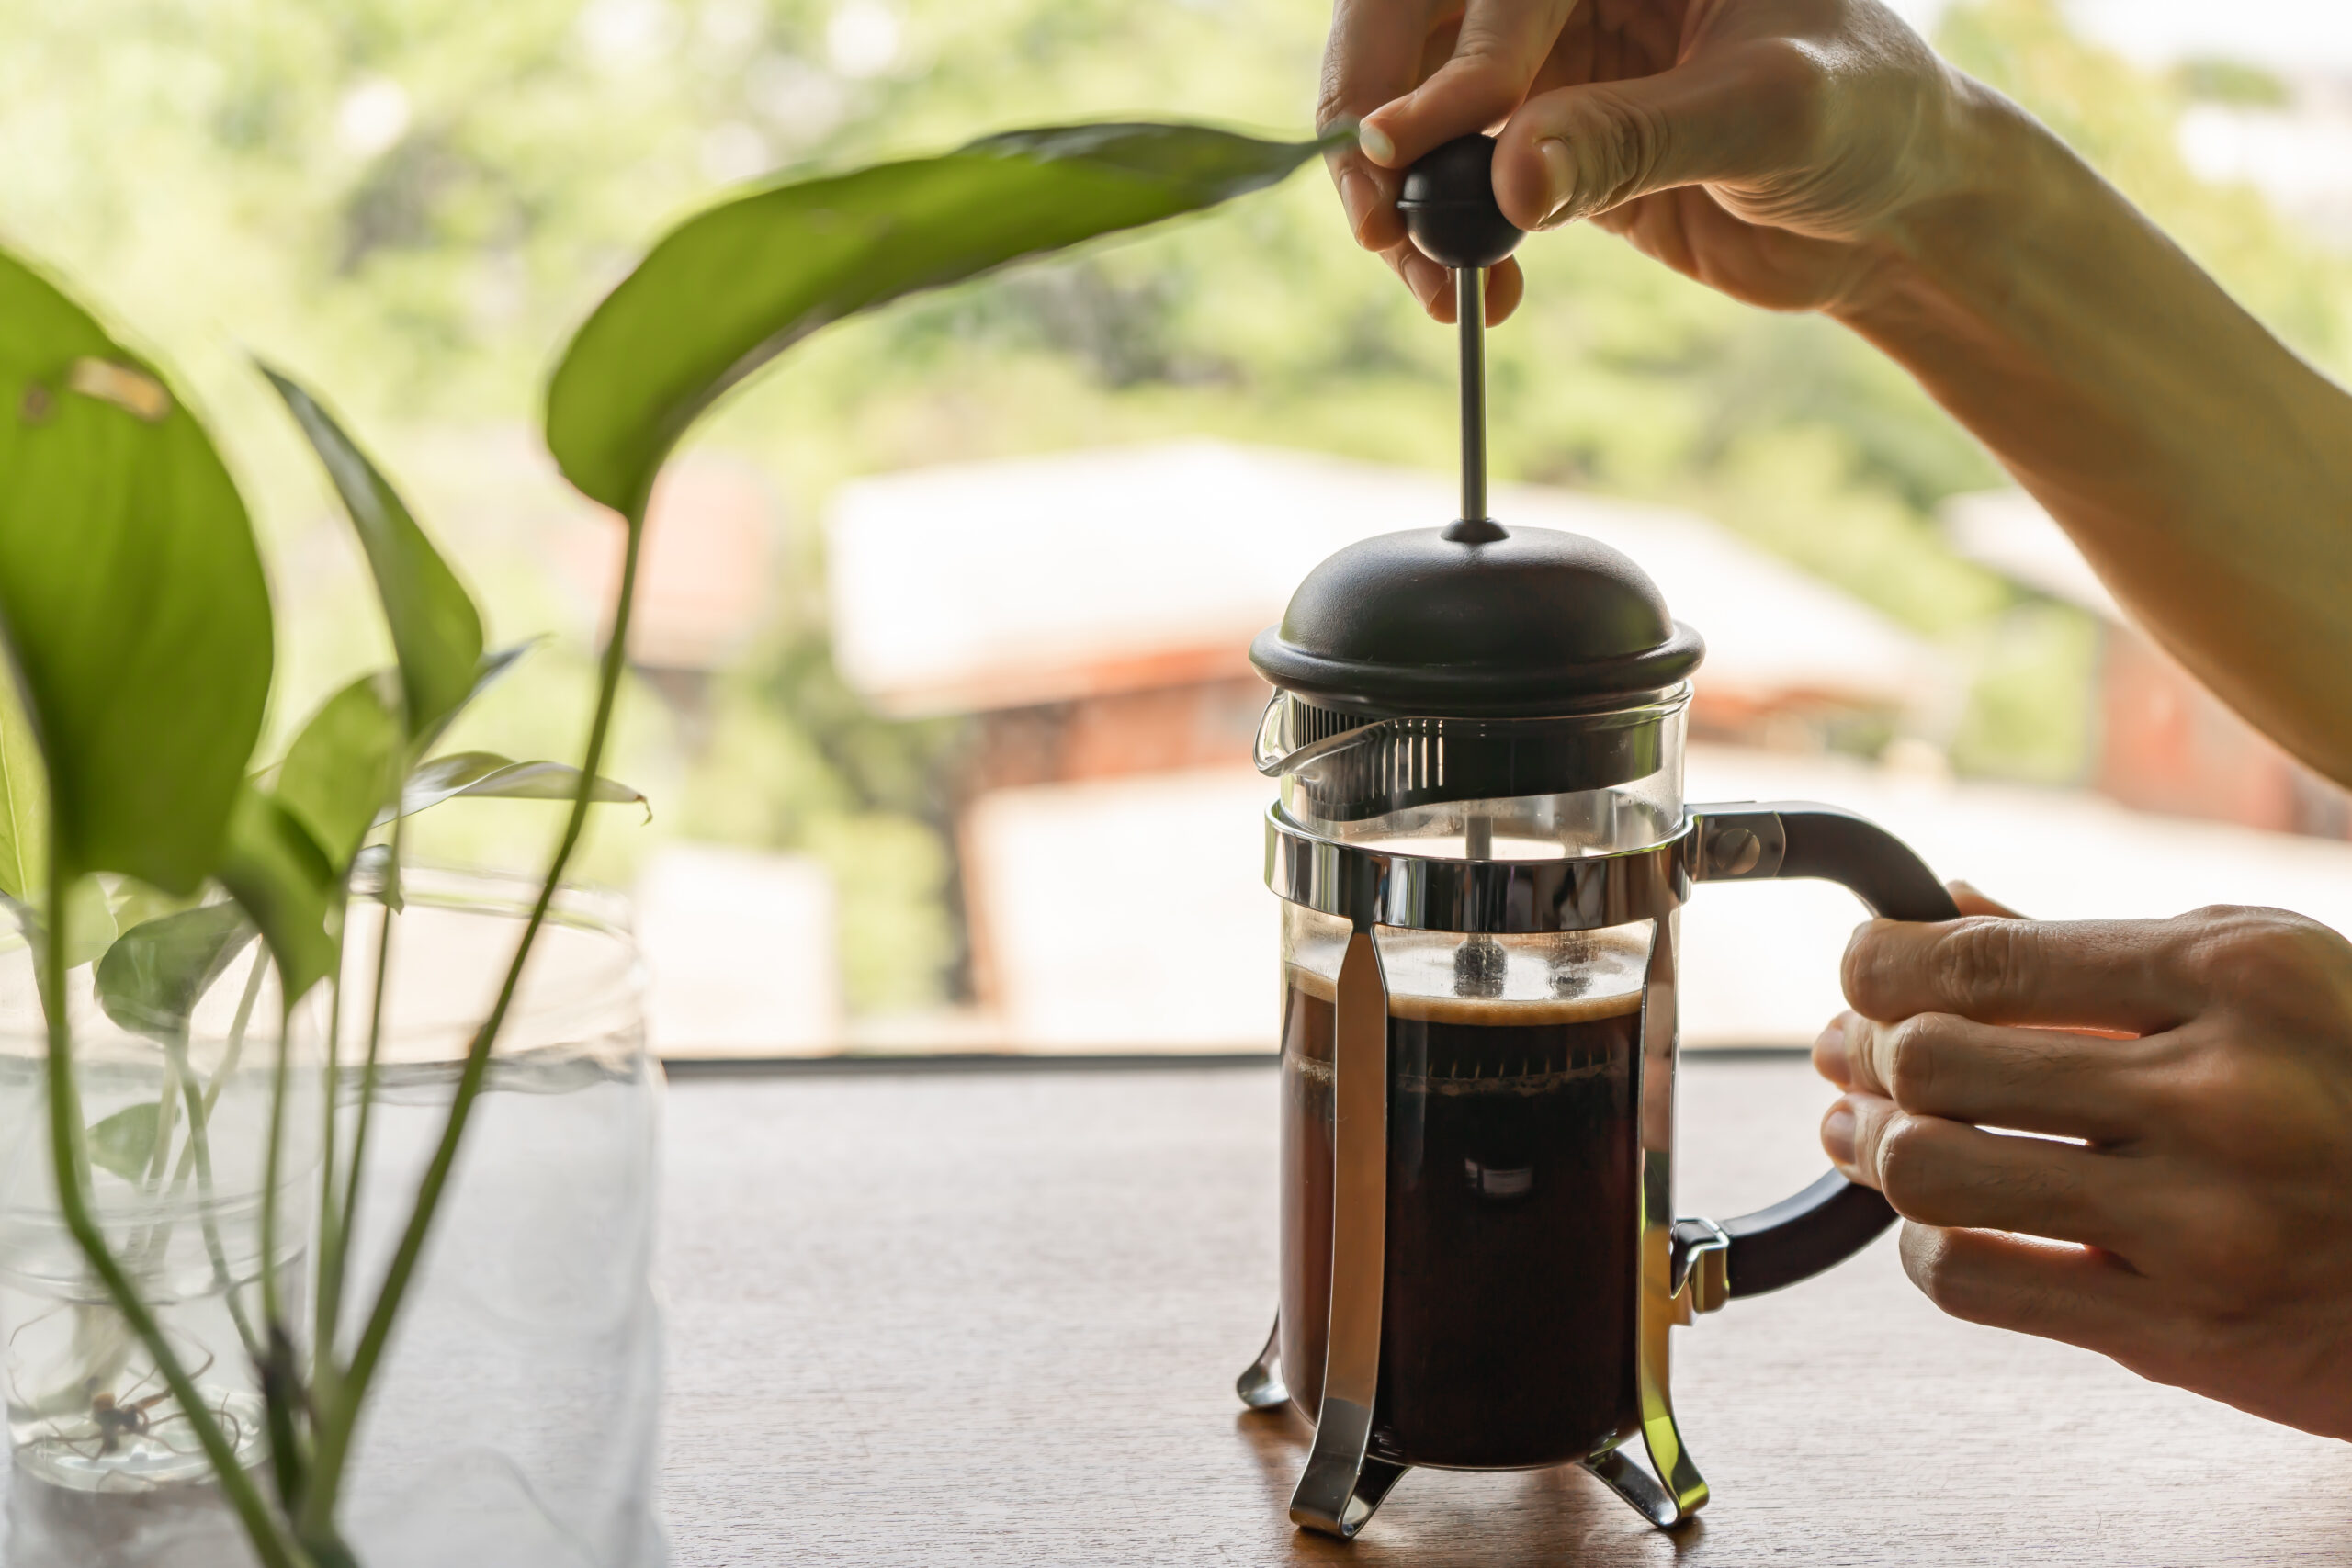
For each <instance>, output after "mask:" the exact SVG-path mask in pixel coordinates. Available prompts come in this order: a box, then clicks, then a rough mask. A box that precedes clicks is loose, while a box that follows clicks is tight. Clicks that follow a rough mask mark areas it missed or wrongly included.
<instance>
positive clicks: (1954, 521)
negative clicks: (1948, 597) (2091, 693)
mask: <svg viewBox="0 0 2352 1568" xmlns="http://www.w3.org/2000/svg"><path fill="white" fill-rule="evenodd" d="M1945 525H1946V528H1947V530H1948V532H1949V534H1950V536H1951V540H1952V543H1953V546H1954V547H1956V548H1958V549H1959V550H1960V551H1961V553H1962V554H1963V555H1965V556H1967V557H1969V558H1971V559H1973V560H1975V561H1977V562H1978V563H1979V564H1981V565H1984V566H1985V567H1988V568H1990V569H1992V570H1996V571H1998V572H2000V573H2002V574H2003V575H2005V576H2007V577H2008V578H2009V579H2010V580H2011V581H2015V582H2017V583H2018V584H2019V585H2020V586H2022V587H2026V588H2030V589H2031V590H2033V591H2034V592H2040V593H2043V594H2046V595H2048V596H2050V597H2051V598H2053V599H2058V600H2062V601H2064V602H2065V603H2067V604H2075V605H2077V606H2079V607H2081V608H2083V609H2085V610H2087V611H2089V612H2090V613H2091V614H2092V615H2096V616H2097V617H2098V622H2099V627H2100V648H2099V660H2098V695H2097V702H2096V705H2095V716H2096V726H2097V733H2096V735H2095V737H2094V739H2093V743H2092V756H2091V763H2090V776H2089V778H2088V779H2087V780H2086V783H2088V784H2090V785H2091V787H2093V788H2095V789H2097V790H2098V792H2099V793H2100V794H2102V795H2109V796H2111V797H2112V798H2114V799H2116V800H2118V801H2120V802H2122V803H2123V804H2124V805H2126V806H2130V807H2137V808H2138V809H2140V810H2143V811H2161V812H2169V813H2172V814H2174V815H2177V816H2183V817H2201V818H2211V819H2213V820H2216V821H2222V822H2236V823H2241V824H2244V825H2245V826H2246V827H2249V828H2265V829H2270V830H2271V831H2274V832H2282V833H2304V834H2312V835H2315V836H2318V837H2322V838H2331V839H2341V838H2345V837H2347V836H2352V796H2347V795H2346V793H2345V792H2344V791H2343V790H2342V789H2340V788H2338V787H2337V786H2336V785H2335V784H2331V783H2330V782H2328V781H2327V780H2326V779H2324V778H2322V777H2320V776H2319V775H2318V774H2317V773H2313V772H2312V770H2311V769H2309V768H2307V767H2305V766H2303V764H2302V763H2301V762H2299V761H2296V760H2295V759H2294V758H2292V757H2290V756H2289V755H2288V754H2287V753H2286V752H2285V751H2283V750H2280V749H2279V748H2278V746H2277V745H2276V744H2274V743H2273V742H2272V741H2271V740H2270V739H2268V738H2267V737H2266V736H2264V735H2262V734H2261V733H2260V732H2259V731H2257V730H2256V729H2255V728H2253V727H2252V726H2251V725H2249V724H2247V723H2246V722H2245V720H2244V719H2242V718H2240V717H2238V716H2237V715H2236V714H2235V713H2233V712H2232V711H2231V710H2230V709H2229V708H2228V707H2227V706H2225V705H2223V704H2222V701H2221V699H2220V698H2218V697H2216V696H2214V695H2213V694H2212V693H2211V692H2209V691H2207V690H2206V689H2205V687H2204V685H2203V684H2202V683H2200V682H2199V681H2198V680H2197V678H2196V677H2195V676H2193V675H2191V674H2189V673H2188V671H2186V670H2184V669H2182V668H2181V667H2180V665H2179V664H2178V663H2177V662H2175V661H2174V660H2173V659H2172V658H2171V656H2170V655H2168V654H2166V653H2165V651H2164V650H2163V649H2160V648H2158V647H2157V646H2156V645H2155V644H2154V642H2153V641H2152V640H2151V639H2150V638H2149V637H2147V636H2146V635H2145V634H2144V633H2143V632H2141V631H2140V630H2139V629H2138V628H2137V627H2136V626H2133V625H2132V624H2131V618H2130V616H2128V615H2126V614H2125V613H2124V611H2123V609H2122V607H2121V606H2120V605H2119V604H2117V603H2116V602H2115V598H2114V596H2113V595H2112V594H2110V593H2109V592H2108V591H2107V587H2106V585H2105V584H2104V583H2102V582H2100V581H2099V580H2098V574H2097V573H2095V572H2093V571H2092V570H2091V569H2090V566H2089V564H2088V563H2087V562H2086V561H2085V560H2084V559H2083V558H2082V556H2081V555H2080V554H2079V553H2078V552H2077V551H2076V550H2075V547H2074V545H2073V544H2072V543H2071V542H2069V541H2068V539H2067V537H2066V536H2065V533H2064V530H2062V529H2061V528H2060V527H2059V526H2058V525H2057V524H2056V523H2054V522H2052V520H2051V518H2050V516H2049V514H2048V513H2045V512H2044V511H2042V509H2041V505H2040V504H2039V503H2038V502H2035V501H2034V500H2033V498H2032V497H2031V496H2030V495H2027V494H2026V493H2025V492H2024V491H1986V492H1985V493H1983V494H1980V495H1969V496H1962V497H1959V498H1957V499H1956V500H1954V501H1952V502H1950V503H1948V505H1947V507H1946V509H1945Z"/></svg>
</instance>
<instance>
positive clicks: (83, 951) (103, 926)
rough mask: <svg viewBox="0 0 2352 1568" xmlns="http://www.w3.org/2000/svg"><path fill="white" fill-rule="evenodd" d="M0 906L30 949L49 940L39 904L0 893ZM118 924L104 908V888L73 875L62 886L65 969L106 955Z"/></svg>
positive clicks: (94, 878)
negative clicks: (71, 878) (63, 891)
mask: <svg viewBox="0 0 2352 1568" xmlns="http://www.w3.org/2000/svg"><path fill="white" fill-rule="evenodd" d="M0 908H5V909H6V911H7V912H8V914H9V916H10V917H11V918H13V919H15V920H16V922H17V930H18V931H22V932H23V933H24V936H25V940H26V941H27V942H29V943H31V944H32V949H33V952H34V953H40V944H41V943H42V942H46V941H48V940H49V922H48V919H47V917H46V916H45V915H44V914H43V913H42V910H41V908H40V904H39V903H38V902H37V901H35V900H33V899H29V898H17V897H14V896H13V895H10V894H6V893H0ZM120 929H121V927H120V926H119V924H118V923H117V921H116V920H115V918H114V911H113V910H112V909H111V908H108V907H107V890H106V889H105V888H103V887H101V886H98V882H97V879H96V877H90V876H77V877H75V878H74V880H73V881H72V882H70V883H68V884H66V886H65V963H66V965H67V966H68V967H69V968H79V967H80V966H81V965H83V964H88V963H90V962H92V961H94V960H96V959H98V958H103V957H104V956H106V951H107V948H108V947H109V946H111V945H112V944H113V942H114V934H115V932H116V931H119V930H120Z"/></svg>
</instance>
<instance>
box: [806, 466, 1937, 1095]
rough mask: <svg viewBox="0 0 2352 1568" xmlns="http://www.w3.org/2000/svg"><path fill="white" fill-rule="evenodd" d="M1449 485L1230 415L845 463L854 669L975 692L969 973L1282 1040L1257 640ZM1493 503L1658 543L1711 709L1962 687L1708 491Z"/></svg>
mask: <svg viewBox="0 0 2352 1568" xmlns="http://www.w3.org/2000/svg"><path fill="white" fill-rule="evenodd" d="M1453 511H1454V497H1453V491H1452V490H1451V489H1450V487H1449V486H1448V484H1447V483H1446V481H1445V480H1444V479H1442V477H1440V476H1436V475H1432V474H1428V473H1424V472H1419V471H1415V470H1406V469H1397V468H1383V467H1379V466H1376V465H1371V464H1364V463H1357V462H1349V461H1345V460H1341V459H1339V458H1333V457H1319V456H1312V455H1307V454H1303V453H1295V452H1285V451H1275V450H1268V449H1261V448H1253V447H1247V446H1230V445H1226V444H1221V443H1213V442H1189V443H1182V444H1176V445H1167V446H1138V447H1132V448H1121V449H1109V450H1096V451H1087V452H1079V453H1072V454H1068V455H1065V456H1058V457H1043V458H1026V459H1018V460H1008V461H1001V462H992V463H981V464H973V465H966V466H956V467H949V468H932V469H926V470H921V471H916V472H911V473H902V474H895V475H890V476H887V477H883V478H877V479H867V480H862V481H859V482H857V483H854V484H852V485H848V486H845V487H843V488H842V491H840V492H839V493H838V495H837V496H836V498H835V500H834V502H833V504H832V507H831V513H830V516H829V519H828V530H829V549H828V561H829V571H830V585H831V600H832V626H833V636H834V651H835V660H836V662H837V664H838V666H839V668H840V670H841V671H842V675H843V677H844V678H845V679H846V680H847V681H848V682H850V683H851V684H852V685H853V686H854V687H855V688H856V689H857V690H858V691H859V692H860V693H861V694H864V695H865V697H866V698H867V700H869V701H870V702H872V703H873V704H874V705H876V707H878V708H880V709H881V710H883V711H885V712H887V713H891V714H895V715H900V716H922V715H936V714H943V713H961V714H969V715H973V716H975V717H976V719H977V724H978V733H979V743H978V746H977V747H976V748H975V750H974V753H973V757H972V761H971V763H970V766H969V771H968V773H967V776H966V777H965V778H964V779H963V780H961V781H960V798H961V801H962V805H961V808H960V811H959V814H958V824H957V836H958V851H959V855H960V858H961V862H962V866H963V881H964V888H965V895H966V914H967V922H968V931H969V934H970V939H971V944H972V954H973V978H974V984H975V988H976V990H977V992H978V997H979V999H980V1001H981V1003H982V1005H983V1007H984V1008H985V1009H986V1010H988V1011H989V1013H990V1014H991V1015H992V1016H993V1017H994V1018H995V1019H996V1020H997V1021H999V1023H1000V1025H1001V1031H1002V1039H1003V1041H1004V1043H1008V1044H1010V1045H1012V1046H1015V1047H1019V1048H1029V1049H1062V1050H1071V1051H1089V1050H1099V1049H1166V1050H1183V1049H1218V1048H1250V1049H1260V1048H1263V1047H1264V1046H1265V1045H1266V1043H1267V1042H1268V1039H1269V1037H1270V1029H1271V1021H1272V1013H1271V1011H1270V1010H1269V1004H1268V1003H1267V998H1270V997H1271V996H1272V987H1273V984H1274V964H1275V953H1274V927H1273V920H1274V913H1275V911H1274V906H1273V903H1272V899H1271V898H1270V897H1268V896H1267V895H1266V894H1265V893H1264V891H1263V890H1262V889H1261V888H1260V887H1258V886H1257V883H1256V878H1257V874H1258V868H1259V860H1260V854H1261V849H1260V838H1259V835H1260V830H1261V829H1260V820H1261V816H1262V814H1263V811H1264V809H1265V807H1266V804H1267V802H1268V800H1269V799H1270V798H1271V793H1272V786H1271V785H1270V784H1268V783H1267V782H1266V781H1265V780H1264V779H1262V778H1261V777H1259V775H1258V774H1257V773H1256V772H1255V771H1254V770H1253V769H1252V768H1251V767H1250V742H1251V739H1252V738H1253V736H1254V734H1255V731H1256V728H1257V723H1258V719H1259V716H1260V715H1261V712H1262V710H1263V708H1264V705H1265V701H1266V698H1267V695H1268V691H1267V688H1266V686H1265V685H1264V684H1263V683H1262V682H1260V681H1259V680H1258V679H1257V677H1256V676H1255V674H1254V673H1252V672H1251V671H1250V665H1249V661H1248V649H1249V644H1250V637H1252V636H1254V635H1255V634H1256V633H1257V632H1258V631H1259V630H1260V629H1261V628H1262V627H1264V626H1268V625H1271V624H1272V623H1273V622H1274V621H1276V620H1278V619H1280V617H1281V615H1282V611H1283V605H1284V604H1285V603H1286V602H1287V601H1288V599H1289V596H1290V593H1291V591H1292V589H1293V588H1295V586H1296V585H1297V582H1298V581H1299V579H1300V578H1302V577H1303V576H1305V575H1306V572H1307V571H1308V570H1310V569H1311V568H1312V567H1313V566H1314V565H1315V564H1316V563H1317V561H1320V560H1321V559H1322V558H1324V557H1326V556H1328V555H1329V554H1330V553H1331V552H1332V551H1334V550H1336V549H1338V548H1340V547H1342V546H1344V545H1346V544H1349V543H1351V542H1352V541H1354V540H1356V539H1360V538H1364V537H1368V536H1373V535H1376V534H1383V533H1389V532H1393V531H1396V530H1398V529H1403V528H1415V527H1425V526H1429V525H1431V524H1433V523H1436V522H1440V521H1442V520H1444V519H1445V518H1447V517H1450V516H1452V515H1453ZM1495 511H1496V513H1497V514H1498V516H1500V517H1502V518H1504V519H1505V520H1506V521H1507V522H1511V523H1520V524H1528V525H1540V526H1546V527H1555V528H1565V529H1569V530H1572V531H1574V532H1577V533H1581V534H1585V535H1588V536H1592V537H1594V538H1598V539H1600V540H1601V541H1603V542H1604V543H1607V544H1610V545H1611V546H1614V547H1617V548H1619V549H1622V550H1623V551H1624V552H1625V553H1626V554H1628V555H1630V556H1632V557H1634V558H1635V559H1636V560H1638V561H1640V562H1641V563H1642V565H1643V567H1644V568H1645V570H1647V571H1648V572H1649V573H1650V574H1651V576H1652V577H1653V578H1655V579H1656V580H1657V583H1658V585H1659V587H1660V588H1661V590H1662V591H1663V592H1664V593H1665V595H1666V598H1667V602H1668V604H1669V606H1671V608H1672V609H1673V611H1674V613H1675V614H1676V615H1678V616H1679V618H1681V619H1683V620H1686V621H1688V622H1690V623H1691V624H1692V625H1693V626H1697V627H1699V628H1700V630H1701V632H1702V634H1703V635H1704V636H1705V637H1706V638H1707V642H1708V656H1707V660H1706V663H1705V664H1704V665H1703V666H1702V670H1701V672H1700V675H1699V678H1698V682H1697V692H1696V696H1695V698H1694V702H1693V708H1692V718H1693V731H1694V734H1696V735H1698V736H1701V737H1704V738H1713V739H1719V740H1731V741H1736V742H1739V743H1742V744H1745V745H1748V746H1755V747H1764V748H1769V749H1773V750H1781V751H1788V752H1796V753H1823V752H1826V751H1828V750H1832V749H1838V748H1843V749H1848V750H1871V751H1875V750H1877V749H1878V748H1879V746H1880V745H1882V744H1883V742H1884V741H1885V740H1886V739H1889V738H1890V737H1892V736H1894V734H1896V733H1897V732H1898V731H1899V730H1902V729H1904V728H1906V727H1909V726H1912V725H1914V724H1921V725H1924V726H1925V727H1928V728H1933V727H1934V726H1933V720H1934V716H1935V715H1936V714H1937V713H1938V712H1939V711H1940V710H1943V709H1946V708H1948V707H1949V705H1950V704H1951V699H1952V696H1953V694H1954V676H1953V673H1952V671H1950V670H1949V669H1947V668H1946V666H1945V665H1944V663H1943V661H1942V660H1941V659H1940V658H1939V656H1938V655H1937V654H1936V652H1935V651H1934V650H1933V649H1929V648H1928V647H1927V646H1926V645H1924V644H1923V643H1921V642H1919V641H1918V640H1917V639H1916V638H1914V637H1911V636H1910V635H1909V634H1907V633H1906V632H1905V631H1904V630H1902V629H1901V628H1899V627H1897V626H1894V625H1893V624H1892V623H1891V622H1889V621H1887V620H1885V619H1884V618H1883V617H1882V616H1880V615H1878V614H1877V613H1875V612H1874V611H1872V610H1871V609H1869V608H1868V607H1866V606H1864V605H1862V604H1860V603H1858V602H1857V601H1855V600H1853V599H1851V598H1849V597H1848V596H1846V595H1845V594H1843V593H1842V592H1838V590H1836V589H1833V588H1830V587H1828V586H1826V585H1825V584H1823V583H1821V582H1819V581H1816V580H1815V579H1813V578H1811V577H1808V576H1806V575H1805V574H1804V573H1802V572H1800V571H1798V570H1794V569H1793V568H1791V567H1789V566H1788V565H1786V564H1784V563H1783V562H1781V561H1780V560H1779V559H1777V558H1773V557H1770V556H1768V555H1766V554H1764V553H1762V552H1760V551H1758V550H1757V549H1755V548H1754V547H1750V546H1748V545H1747V544H1746V543H1744V542H1743V541H1741V540H1740V539H1738V538H1737V537H1736V536H1733V535H1731V534H1730V533H1728V532H1726V531H1725V530H1724V529H1722V528H1720V527H1718V526H1716V525H1713V524H1712V523H1709V522H1707V521H1706V520H1705V519H1703V518H1700V517H1696V516H1692V515H1691V514H1688V513H1679V512H1673V511H1668V510H1663V509H1658V508H1651V507H1642V506H1635V505H1632V504H1627V503H1623V502H1609V501H1602V500H1599V499H1595V498H1592V497H1588V496H1582V495H1577V494H1574V493H1570V492H1567V491H1554V490H1542V489H1534V488H1527V487H1504V488H1502V489H1499V490H1498V491H1497V492H1496V496H1495ZM1923 715H1924V716H1925V717H1924V718H1923ZM1849 923H1850V922H1849Z"/></svg>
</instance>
